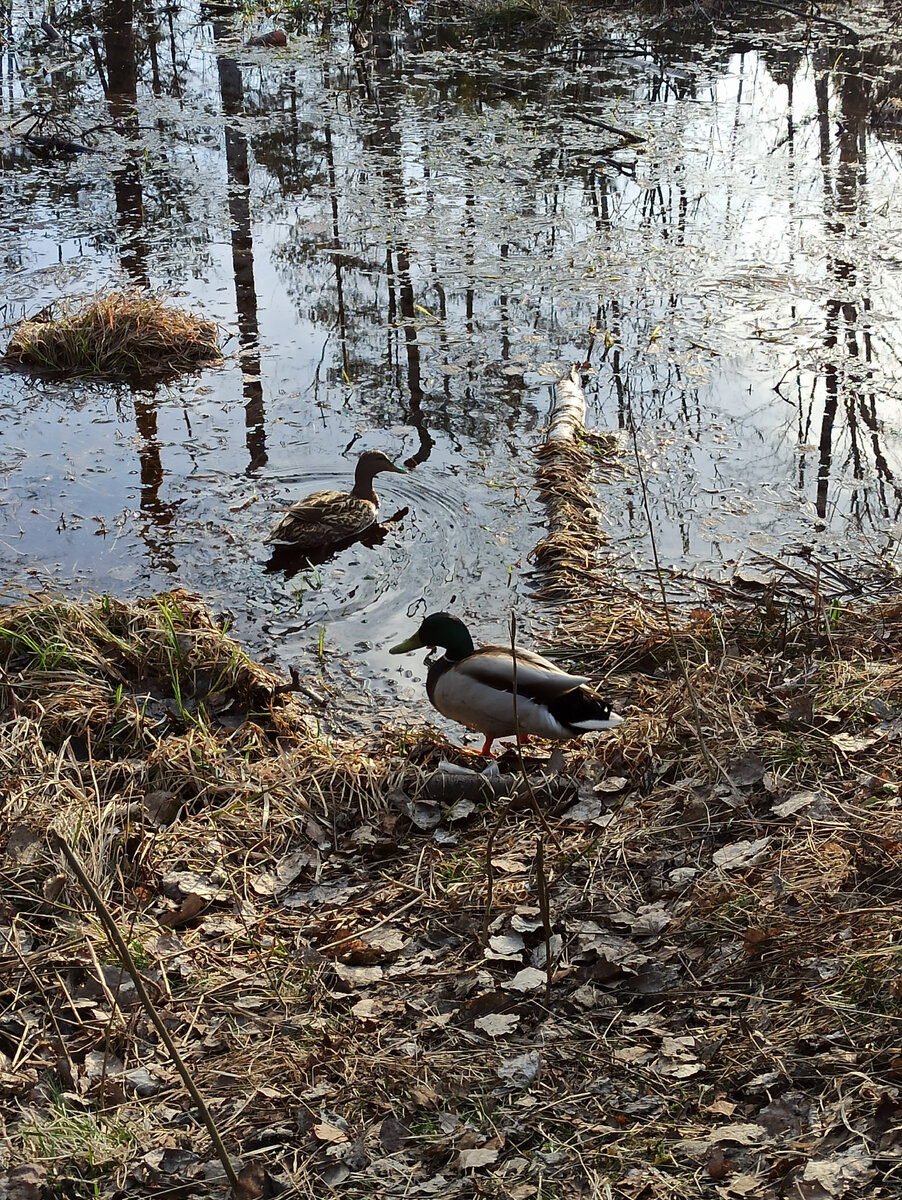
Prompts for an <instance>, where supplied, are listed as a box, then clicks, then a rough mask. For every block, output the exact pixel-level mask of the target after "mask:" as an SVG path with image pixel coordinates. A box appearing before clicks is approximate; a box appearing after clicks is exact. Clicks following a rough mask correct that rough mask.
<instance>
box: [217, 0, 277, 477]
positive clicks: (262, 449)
mask: <svg viewBox="0 0 902 1200" xmlns="http://www.w3.org/2000/svg"><path fill="white" fill-rule="evenodd" d="M224 11H226V10H225V8H224V6H222V5H218V6H217V8H216V15H215V16H214V18H213V22H212V24H213V35H214V37H215V38H216V40H217V41H221V40H222V38H223V36H224V35H225V34H226V32H227V29H226V27H225V26H224V24H223V21H222V14H223V12H224ZM216 64H217V69H218V71H219V92H220V97H221V99H222V111H223V114H224V115H225V118H226V123H225V149H226V172H227V175H228V196H229V218H230V222H229V224H230V228H231V234H232V274H233V277H234V280H235V306H236V309H237V313H238V341H239V345H240V353H241V366H242V379H243V389H244V398H245V405H244V414H245V429H246V435H245V436H246V442H247V451H248V465H247V474H249V475H250V474H252V473H253V472H254V471H258V470H259V469H260V468H261V467H262V466H265V464H266V462H267V459H268V454H267V450H266V413H265V408H264V400H263V378H262V374H261V367H260V324H259V319H258V315H257V289H256V283H255V280H254V240H253V227H252V225H251V208H250V198H251V179H250V165H249V158H248V144H247V138H246V137H245V135H244V132H243V131H242V130H241V128H240V127H239V125H238V124H237V122H238V121H239V120H240V118H241V116H242V113H243V108H244V84H243V82H242V79H241V68H240V66H239V65H238V62H237V60H236V59H234V58H232V57H231V56H229V55H226V54H220V55H217V58H216Z"/></svg>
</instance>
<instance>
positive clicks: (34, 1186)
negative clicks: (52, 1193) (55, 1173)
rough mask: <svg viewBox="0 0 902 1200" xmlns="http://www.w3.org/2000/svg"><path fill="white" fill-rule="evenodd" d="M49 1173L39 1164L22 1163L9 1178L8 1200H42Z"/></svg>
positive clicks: (14, 1168) (7, 1187)
mask: <svg viewBox="0 0 902 1200" xmlns="http://www.w3.org/2000/svg"><path fill="white" fill-rule="evenodd" d="M46 1182H47V1171H46V1170H45V1168H44V1167H42V1166H40V1165H39V1164H38V1163H21V1164H20V1165H19V1166H18V1167H13V1169H12V1170H11V1171H10V1173H9V1175H8V1176H7V1184H6V1197H7V1200H41V1197H42V1196H43V1195H44V1184H45V1183H46Z"/></svg>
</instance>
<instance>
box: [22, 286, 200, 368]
mask: <svg viewBox="0 0 902 1200" xmlns="http://www.w3.org/2000/svg"><path fill="white" fill-rule="evenodd" d="M3 358H4V361H6V362H7V363H10V364H12V365H14V366H17V367H22V368H26V369H30V370H34V371H37V372H41V373H46V374H52V375H59V376H64V377H71V376H91V377H95V378H102V379H117V380H129V379H160V378H167V377H170V376H174V375H177V374H180V373H181V372H183V371H189V370H191V369H193V368H195V367H199V366H204V365H208V364H210V363H214V362H219V361H220V360H221V358H222V355H221V353H220V351H219V333H218V329H217V327H216V324H215V322H214V321H208V320H206V319H205V318H203V317H197V316H195V315H194V314H193V313H189V312H185V311H184V310H182V309H180V308H175V307H173V306H172V305H168V304H166V303H164V301H163V300H161V299H160V298H159V297H157V296H153V295H151V294H149V293H145V292H137V291H134V292H111V293H110V294H108V295H106V296H95V297H93V298H92V299H89V300H86V301H84V302H82V303H80V304H73V303H69V302H64V303H63V304H62V305H60V307H59V309H58V310H55V309H54V308H53V307H51V308H47V309H44V310H43V311H42V312H40V313H38V314H37V316H35V317H32V318H31V319H29V320H26V321H23V322H22V323H21V324H20V325H19V327H18V329H17V330H16V332H15V333H14V334H13V338H12V340H11V341H10V343H9V345H8V346H7V348H6V353H5V354H4V356H3Z"/></svg>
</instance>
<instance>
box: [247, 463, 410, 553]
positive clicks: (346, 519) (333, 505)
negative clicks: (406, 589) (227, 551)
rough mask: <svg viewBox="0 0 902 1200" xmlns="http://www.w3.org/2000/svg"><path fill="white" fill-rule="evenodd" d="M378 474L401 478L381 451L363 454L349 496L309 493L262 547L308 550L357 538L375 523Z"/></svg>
mask: <svg viewBox="0 0 902 1200" xmlns="http://www.w3.org/2000/svg"><path fill="white" fill-rule="evenodd" d="M380 471H395V472H397V473H398V474H399V475H403V474H405V471H404V468H403V467H396V466H395V464H394V463H393V462H392V461H391V459H390V458H387V457H386V456H385V455H384V454H383V453H382V451H381V450H366V451H364V453H363V454H361V456H360V457H359V458H358V459H357V470H356V471H355V473H354V486H353V487H352V488H351V490H350V491H349V492H331V491H330V492H311V494H310V495H309V496H305V497H304V499H303V500H299V501H298V502H297V504H292V506H291V508H289V509H288V511H287V512H286V513H285V514H284V516H282V517H281V518H280V519H279V520H278V521H277V522H276V524H275V525H274V527H273V528H272V530H271V531H270V532H269V534H268V535H267V536H266V538H264V545H266V546H294V547H295V548H296V549H297V550H309V549H311V548H312V547H314V546H327V545H329V544H330V543H332V542H341V541H344V540H345V538H353V537H357V535H358V534H361V533H363V531H364V530H365V529H368V528H369V527H370V525H372V524H374V523H375V520H376V512H377V510H378V508H379V497H378V496H377V495H376V493H375V491H374V490H373V476H375V475H378V474H379V472H380Z"/></svg>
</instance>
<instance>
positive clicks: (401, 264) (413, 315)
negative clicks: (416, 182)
mask: <svg viewBox="0 0 902 1200" xmlns="http://www.w3.org/2000/svg"><path fill="white" fill-rule="evenodd" d="M381 15H382V14H381V10H380V11H379V12H377V13H376V14H374V19H375V18H376V17H377V16H381ZM373 37H374V42H375V43H376V45H375V53H374V55H373V58H372V60H371V62H372V65H373V68H374V73H382V74H383V75H384V78H383V80H382V81H381V83H380V86H379V89H378V95H376V94H375V92H374V91H373V90H372V89H371V87H370V84H369V81H367V86H366V92H367V96H368V98H370V99H371V100H372V101H373V103H374V106H375V108H376V113H377V120H376V134H375V137H374V138H373V145H374V147H375V148H377V149H378V151H379V153H380V154H381V156H382V159H383V161H384V163H385V167H384V169H383V175H384V178H385V181H386V184H387V190H388V194H389V196H390V197H391V206H392V208H393V209H394V210H395V211H397V212H398V213H399V214H402V215H403V213H404V210H405V208H406V198H405V195H404V170H403V152H402V149H401V138H400V135H399V133H398V126H399V123H400V116H399V111H398V96H397V91H398V85H397V83H396V81H395V80H394V79H393V78H392V77H391V71H392V65H391V63H392V55H391V49H392V48H391V35H390V33H389V32H388V30H386V29H384V28H382V29H380V28H374V31H373ZM362 75H363V71H362V70H361V76H362ZM398 224H403V221H402V220H399V222H398ZM386 255H387V265H388V279H389V288H390V295H389V310H390V313H391V314H393V316H390V318H389V319H390V320H392V319H393V320H395V321H396V320H398V319H399V318H398V315H397V314H400V321H401V323H402V325H403V327H404V346H405V351H406V357H407V392H408V396H409V403H408V419H409V421H410V424H411V425H412V426H413V428H414V429H415V430H416V431H417V434H418V435H419V439H420V446H419V449H418V450H417V451H416V453H415V454H413V455H411V457H410V458H407V459H405V463H406V464H407V466H409V467H414V466H416V465H417V464H418V463H421V462H425V461H426V459H427V458H428V457H429V455H430V453H431V452H432V447H433V446H434V445H435V440H434V438H433V437H432V434H431V433H430V432H429V429H428V426H427V425H426V419H425V417H424V416H423V399H424V395H423V384H422V369H421V364H420V344H419V341H418V340H417V329H416V321H417V310H416V300H415V296H414V288H413V278H412V275H411V270H410V251H409V248H408V247H407V246H406V245H405V244H403V243H396V245H395V253H394V269H393V267H392V253H391V250H390V249H387V251H386ZM395 273H396V274H395ZM393 278H396V280H397V298H395V297H393V296H392V295H391V289H392V280H393Z"/></svg>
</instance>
